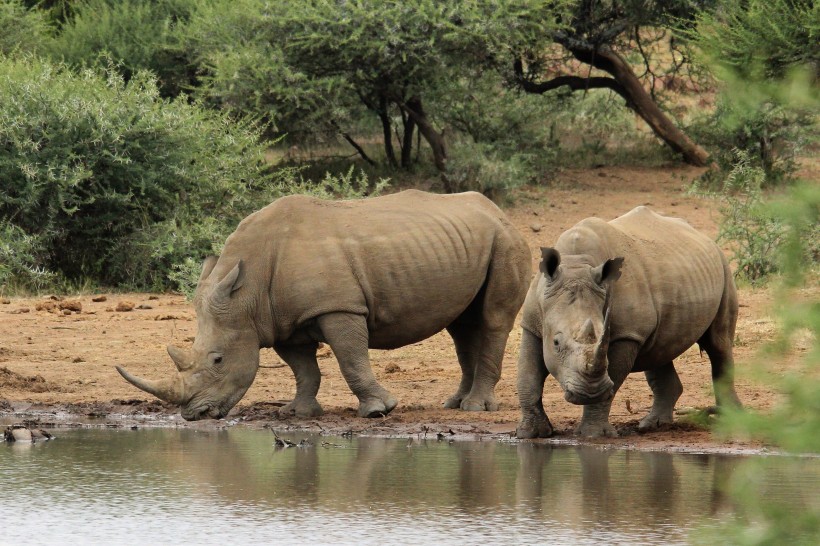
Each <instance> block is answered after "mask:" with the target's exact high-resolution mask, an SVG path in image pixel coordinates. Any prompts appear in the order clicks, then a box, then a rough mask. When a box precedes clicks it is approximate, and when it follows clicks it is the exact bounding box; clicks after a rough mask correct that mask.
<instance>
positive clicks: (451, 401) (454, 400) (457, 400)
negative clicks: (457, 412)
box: [444, 393, 464, 409]
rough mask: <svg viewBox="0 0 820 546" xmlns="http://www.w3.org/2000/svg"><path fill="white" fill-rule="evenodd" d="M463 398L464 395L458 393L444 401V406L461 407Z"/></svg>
mask: <svg viewBox="0 0 820 546" xmlns="http://www.w3.org/2000/svg"><path fill="white" fill-rule="evenodd" d="M462 400H464V395H462V394H458V393H456V394H454V395H453V396H451V397H450V398H448V399H447V401H446V402H444V407H445V409H459V408H460V407H461V401H462Z"/></svg>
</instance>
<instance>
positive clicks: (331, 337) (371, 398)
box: [316, 313, 397, 417]
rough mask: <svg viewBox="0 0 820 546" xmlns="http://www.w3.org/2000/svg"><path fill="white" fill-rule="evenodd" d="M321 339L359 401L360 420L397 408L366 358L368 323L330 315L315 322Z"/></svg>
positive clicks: (346, 315)
mask: <svg viewBox="0 0 820 546" xmlns="http://www.w3.org/2000/svg"><path fill="white" fill-rule="evenodd" d="M316 322H317V324H318V326H319V329H320V330H321V331H322V336H323V338H324V340H325V341H327V343H328V345H330V348H331V349H333V354H335V355H336V359H337V360H338V361H339V367H340V368H341V370H342V375H343V376H344V378H345V381H347V384H348V386H349V387H350V390H351V391H353V394H355V395H356V397H357V398H358V399H359V417H381V416H383V415H387V414H388V413H390V411H391V410H392V409H393V408H395V407H396V403H397V401H396V399H395V398H393V396H392V395H391V394H390V393H389V392H387V390H386V389H384V387H382V386H381V385H379V383H378V381H376V377H375V376H374V375H373V370H372V369H371V367H370V358H369V356H368V354H367V348H368V338H369V335H368V331H367V319H366V318H365V317H364V316H362V315H353V314H350V313H329V314H327V315H321V316H320V317H318V318H317V319H316Z"/></svg>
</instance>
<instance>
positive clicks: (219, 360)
mask: <svg viewBox="0 0 820 546" xmlns="http://www.w3.org/2000/svg"><path fill="white" fill-rule="evenodd" d="M211 362H212V363H213V364H215V365H217V366H218V365H220V364H222V355H220V354H212V356H211Z"/></svg>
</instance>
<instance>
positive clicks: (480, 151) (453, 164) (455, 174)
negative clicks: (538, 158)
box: [446, 140, 535, 201]
mask: <svg viewBox="0 0 820 546" xmlns="http://www.w3.org/2000/svg"><path fill="white" fill-rule="evenodd" d="M446 176H447V178H448V180H449V183H450V186H451V187H452V188H453V190H454V191H477V192H480V193H482V194H484V195H486V196H487V197H489V198H490V199H492V200H493V201H500V200H502V199H504V198H505V197H506V196H507V194H508V192H509V191H510V190H512V189H514V188H516V187H518V186H521V185H523V184H527V183H529V182H532V181H533V179H534V178H535V175H534V169H533V166H532V163H531V156H530V155H527V154H512V155H508V154H505V153H503V152H500V151H499V150H497V149H496V148H495V147H494V146H493V145H491V144H481V143H478V144H477V143H473V142H470V141H466V140H465V141H462V142H459V143H457V144H456V145H454V146H453V148H452V149H451V151H450V157H449V158H448V161H447V174H446Z"/></svg>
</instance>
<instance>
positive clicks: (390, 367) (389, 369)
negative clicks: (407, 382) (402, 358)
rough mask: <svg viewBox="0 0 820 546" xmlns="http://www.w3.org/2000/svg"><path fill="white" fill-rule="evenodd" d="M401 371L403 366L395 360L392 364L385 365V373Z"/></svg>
mask: <svg viewBox="0 0 820 546" xmlns="http://www.w3.org/2000/svg"><path fill="white" fill-rule="evenodd" d="M400 371H401V368H400V367H399V365H398V364H396V363H395V362H391V363H390V364H388V365H387V366H385V367H384V373H396V372H400Z"/></svg>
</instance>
